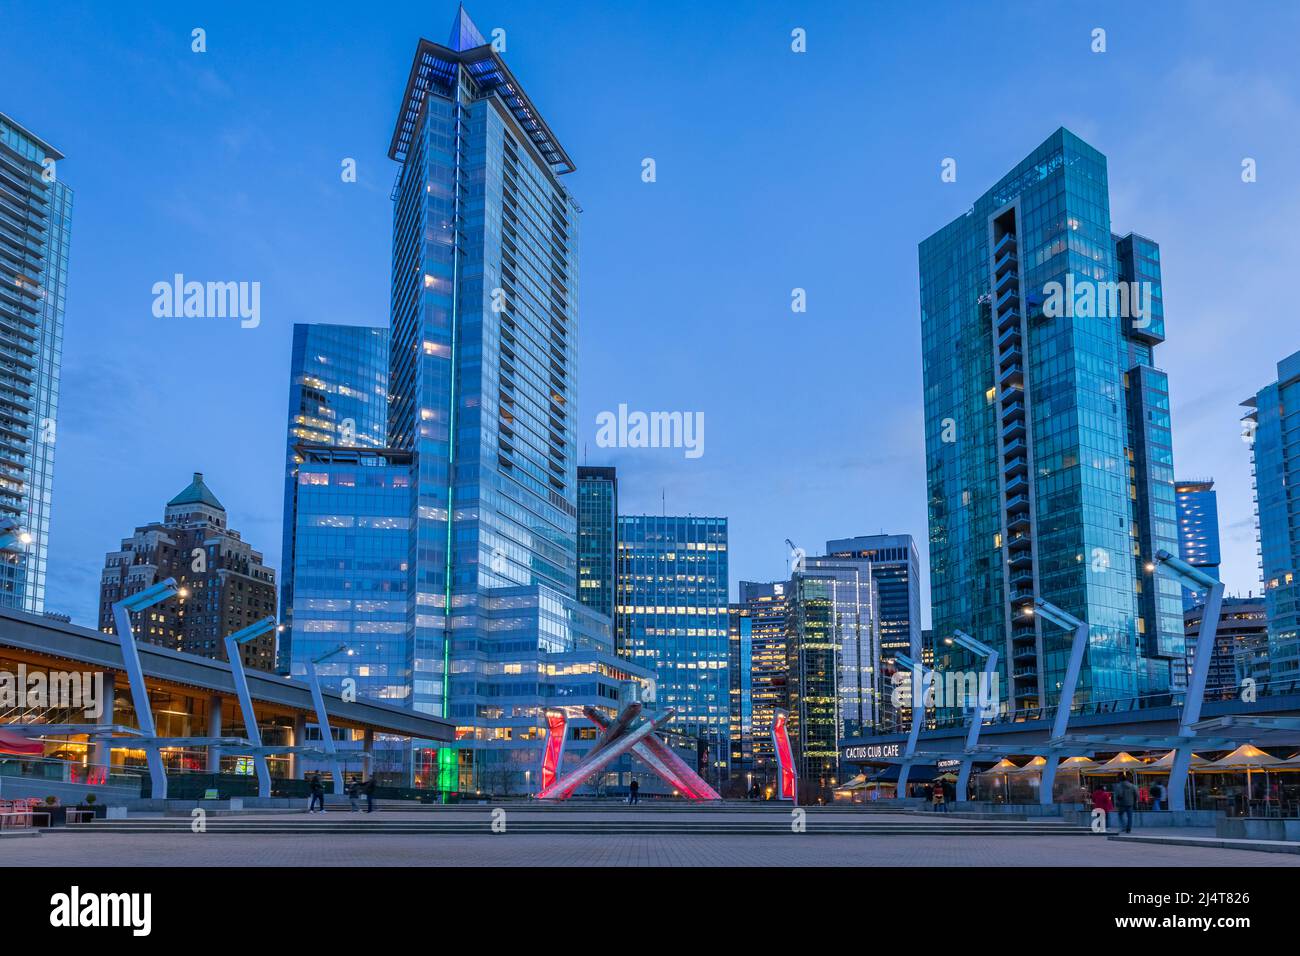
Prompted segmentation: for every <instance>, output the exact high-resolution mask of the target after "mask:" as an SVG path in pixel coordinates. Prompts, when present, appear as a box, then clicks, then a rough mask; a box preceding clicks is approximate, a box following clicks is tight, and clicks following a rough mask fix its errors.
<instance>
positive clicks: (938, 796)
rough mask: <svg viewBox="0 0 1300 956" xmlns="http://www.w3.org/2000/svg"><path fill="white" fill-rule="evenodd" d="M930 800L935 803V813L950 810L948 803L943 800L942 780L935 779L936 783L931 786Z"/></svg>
mask: <svg viewBox="0 0 1300 956" xmlns="http://www.w3.org/2000/svg"><path fill="white" fill-rule="evenodd" d="M930 800H931V801H932V802H933V803H934V812H935V813H947V812H948V805H947V804H946V803H944V802H943V784H942V783H941V782H939V781H935V783H934V785H933V786H932V787H930Z"/></svg>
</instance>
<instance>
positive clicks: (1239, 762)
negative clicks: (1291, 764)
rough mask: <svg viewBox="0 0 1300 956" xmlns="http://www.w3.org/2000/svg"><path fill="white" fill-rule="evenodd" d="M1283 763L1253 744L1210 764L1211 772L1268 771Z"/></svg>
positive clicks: (1241, 747) (1243, 746)
mask: <svg viewBox="0 0 1300 956" xmlns="http://www.w3.org/2000/svg"><path fill="white" fill-rule="evenodd" d="M1282 762H1283V761H1282V760H1281V759H1279V758H1278V757H1273V756H1270V755H1269V754H1266V753H1265V752H1264V751H1262V750H1260V749H1259V748H1258V747H1256V746H1255V745H1253V744H1242V745H1241V746H1240V747H1238V748H1237V749H1236V750H1234V751H1233V752H1232V753H1230V754H1228V756H1226V757H1222V758H1220V759H1219V760H1216V761H1214V763H1212V764H1210V765H1209V766H1208V767H1207V769H1209V770H1267V769H1268V768H1269V767H1276V766H1277V765H1278V764H1280V763H1282Z"/></svg>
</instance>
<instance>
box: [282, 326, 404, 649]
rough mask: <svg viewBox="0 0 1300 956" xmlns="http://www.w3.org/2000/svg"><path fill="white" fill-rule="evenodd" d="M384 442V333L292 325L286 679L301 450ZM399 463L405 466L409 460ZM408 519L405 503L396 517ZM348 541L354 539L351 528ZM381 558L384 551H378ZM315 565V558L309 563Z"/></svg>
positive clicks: (284, 627) (284, 595)
mask: <svg viewBox="0 0 1300 956" xmlns="http://www.w3.org/2000/svg"><path fill="white" fill-rule="evenodd" d="M387 437H388V330H387V329H383V328H370V327H366V326H355V325H327V324H308V323H297V324H295V325H294V327H293V348H292V352H291V355H290V363H289V424H288V429H287V440H286V448H285V479H284V536H283V547H282V550H281V552H280V554H281V563H282V564H283V568H284V573H283V575H282V576H281V580H280V624H281V633H280V648H279V653H280V661H279V667H280V670H282V671H283V672H284V673H289V672H290V670H291V668H292V663H293V654H294V651H293V637H294V582H295V580H296V579H297V575H296V574H295V573H294V568H295V564H296V560H297V559H296V557H295V551H296V549H295V542H294V533H295V531H296V530H297V525H298V521H297V519H296V517H295V516H296V511H295V506H294V501H295V496H296V495H297V493H298V466H299V465H300V464H301V463H302V461H303V454H304V453H303V451H302V450H301V447H302V446H309V447H314V448H319V447H325V446H329V447H344V448H370V449H378V448H383V447H384V442H385V440H386V439H387ZM406 460H407V461H408V463H409V455H408V456H407V459H406ZM384 461H386V460H384ZM409 511H410V506H409V502H408V503H407V504H406V505H405V506H404V510H403V512H402V514H403V515H406V514H408V513H409ZM327 513H328V512H326V514H327ZM352 533H353V534H354V535H355V534H356V533H357V529H356V528H355V527H354V528H353V529H352ZM381 550H385V551H386V550H387V547H386V546H381ZM318 559H319V556H316V557H313V558H311V559H310V560H313V561H314V560H318ZM318 597H319V596H318ZM317 653H319V651H318V652H317ZM301 663H302V659H301V658H300V659H299V664H301ZM336 667H337V665H336Z"/></svg>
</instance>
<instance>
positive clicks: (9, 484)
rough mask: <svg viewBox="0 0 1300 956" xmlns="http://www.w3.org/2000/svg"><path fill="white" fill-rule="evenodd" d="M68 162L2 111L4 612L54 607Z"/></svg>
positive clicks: (0, 514)
mask: <svg viewBox="0 0 1300 956" xmlns="http://www.w3.org/2000/svg"><path fill="white" fill-rule="evenodd" d="M62 160H63V154H62V153H60V152H59V151H58V150H57V149H55V148H54V147H53V146H51V145H50V144H49V143H47V142H45V141H44V140H42V139H41V138H40V137H39V136H37V135H36V134H35V133H33V132H32V131H31V130H28V129H26V128H24V127H23V126H21V125H20V124H18V123H17V122H16V121H14V120H13V119H11V118H10V117H8V116H6V115H5V114H3V113H0V519H8V520H9V521H11V522H12V524H13V529H12V530H13V533H14V534H15V535H16V536H18V538H19V541H18V543H16V544H15V545H13V546H12V547H11V548H9V549H7V550H5V551H3V552H0V605H4V606H6V607H14V608H18V609H20V610H24V611H30V612H32V613H36V614H39V613H41V612H42V611H43V610H44V609H45V570H46V555H47V554H48V553H49V530H50V503H51V498H52V495H53V486H54V445H55V439H56V431H57V428H56V420H57V418H58V405H59V370H60V368H61V366H62V363H63V308H64V299H65V295H66V289H67V275H68V243H69V238H70V233H71V222H72V190H71V189H69V188H68V187H67V185H65V184H64V183H63V181H62V180H61V179H60V178H59V174H58V164H59V163H60V162H61V161H62Z"/></svg>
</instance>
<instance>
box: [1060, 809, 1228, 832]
mask: <svg viewBox="0 0 1300 956" xmlns="http://www.w3.org/2000/svg"><path fill="white" fill-rule="evenodd" d="M1063 816H1064V817H1065V819H1066V820H1068V821H1069V822H1070V823H1076V824H1078V825H1079V826H1081V827H1086V826H1088V825H1090V824H1091V823H1092V811H1091V810H1083V809H1072V810H1067V811H1066V812H1065V813H1064V814H1063ZM1222 817H1223V811H1222V810H1134V811H1133V826H1135V827H1207V828H1208V827H1212V826H1215V824H1216V821H1218V820H1220V819H1222ZM1106 825H1107V826H1108V827H1118V826H1119V813H1117V812H1116V811H1113V810H1112V811H1111V812H1110V813H1108V814H1107V815H1106Z"/></svg>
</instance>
